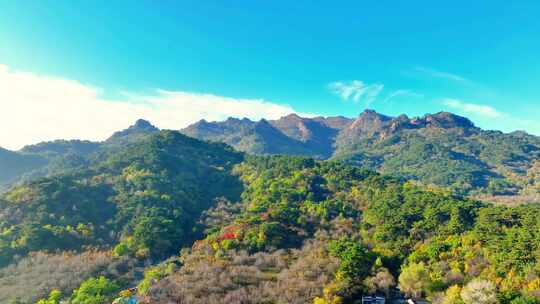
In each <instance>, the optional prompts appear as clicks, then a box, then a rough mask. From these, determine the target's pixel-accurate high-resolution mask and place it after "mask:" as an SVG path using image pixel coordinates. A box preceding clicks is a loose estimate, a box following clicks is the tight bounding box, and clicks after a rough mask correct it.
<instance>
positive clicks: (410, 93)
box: [383, 90, 424, 102]
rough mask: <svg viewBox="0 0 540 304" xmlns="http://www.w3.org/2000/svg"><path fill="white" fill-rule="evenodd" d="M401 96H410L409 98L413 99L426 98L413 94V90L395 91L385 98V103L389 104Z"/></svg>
mask: <svg viewBox="0 0 540 304" xmlns="http://www.w3.org/2000/svg"><path fill="white" fill-rule="evenodd" d="M400 96H408V97H412V98H422V97H424V95H423V94H420V93H416V92H413V91H411V90H396V91H393V92H391V93H390V94H388V95H387V96H386V97H385V98H384V100H383V102H389V101H390V100H392V99H394V98H397V97H400Z"/></svg>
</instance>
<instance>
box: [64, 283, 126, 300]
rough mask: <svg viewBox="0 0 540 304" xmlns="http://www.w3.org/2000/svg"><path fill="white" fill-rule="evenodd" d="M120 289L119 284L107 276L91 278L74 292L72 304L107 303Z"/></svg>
mask: <svg viewBox="0 0 540 304" xmlns="http://www.w3.org/2000/svg"><path fill="white" fill-rule="evenodd" d="M118 291H119V286H118V285H117V284H116V283H114V282H113V281H111V280H109V279H107V278H105V277H103V276H102V277H99V278H90V279H88V280H86V281H84V282H82V283H81V286H80V287H79V288H78V289H76V290H75V291H74V292H73V295H72V297H71V303H72V304H107V303H109V302H110V301H111V300H112V299H113V298H114V296H115V294H116V293H117V292H118Z"/></svg>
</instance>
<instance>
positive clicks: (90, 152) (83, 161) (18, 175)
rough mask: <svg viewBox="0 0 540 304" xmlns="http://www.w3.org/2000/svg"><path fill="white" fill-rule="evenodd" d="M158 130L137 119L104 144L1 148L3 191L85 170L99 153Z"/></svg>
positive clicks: (78, 142)
mask: <svg viewBox="0 0 540 304" xmlns="http://www.w3.org/2000/svg"><path fill="white" fill-rule="evenodd" d="M158 131H159V130H158V129H157V128H156V127H154V126H152V125H151V124H150V123H149V122H148V121H145V120H137V121H136V122H135V124H133V125H132V126H130V127H129V128H127V129H125V130H122V131H118V132H116V133H114V134H113V135H112V136H111V137H110V138H108V139H107V140H106V141H104V142H92V141H87V140H55V141H50V142H41V143H38V144H35V145H28V146H25V147H23V148H22V149H20V150H19V151H9V150H5V149H2V148H0V168H1V169H2V170H0V192H2V191H5V190H6V189H8V188H9V187H10V186H11V185H13V184H17V183H19V182H22V181H28V180H32V179H35V178H37V177H43V176H53V175H56V174H60V173H65V172H69V171H74V170H79V169H84V168H85V167H87V166H88V165H89V163H90V161H91V159H92V158H93V157H94V156H95V155H96V154H98V153H99V152H102V151H104V150H111V149H116V148H118V147H122V146H125V145H128V144H130V143H135V142H137V141H140V140H142V139H144V138H146V137H147V136H150V135H152V134H154V133H156V132H158Z"/></svg>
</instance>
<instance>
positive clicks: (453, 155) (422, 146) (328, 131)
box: [0, 110, 540, 202]
mask: <svg viewBox="0 0 540 304" xmlns="http://www.w3.org/2000/svg"><path fill="white" fill-rule="evenodd" d="M158 131H159V129H158V128H156V127H155V126H153V125H152V124H150V122H148V121H145V120H138V121H136V122H135V124H134V125H132V126H130V127H129V128H127V129H125V130H122V131H118V132H116V133H114V134H113V135H112V136H111V137H110V138H108V139H107V140H105V141H103V142H90V141H80V140H71V141H65V140H59V141H53V142H44V143H40V144H37V145H31V146H26V147H24V148H23V149H21V150H19V151H9V150H5V149H1V150H0V167H2V168H4V169H3V170H2V172H0V185H2V186H3V188H4V189H5V188H7V187H8V185H10V184H12V183H16V182H18V181H22V180H28V179H31V178H33V177H37V176H47V175H51V174H55V173H58V172H63V171H66V170H71V169H74V168H81V167H84V166H85V164H86V163H87V161H88V160H89V159H91V158H95V157H98V155H99V154H102V153H104V151H108V150H111V149H114V148H115V147H118V146H124V145H129V144H131V143H134V142H137V141H140V140H141V139H143V138H146V137H147V136H149V135H151V134H154V133H156V132H158ZM181 132H182V133H183V134H185V135H188V136H190V137H194V138H197V139H200V140H205V141H213V142H223V143H226V144H228V145H230V146H232V147H233V148H235V149H236V150H238V151H242V152H246V153H248V154H254V155H273V154H284V155H295V156H307V157H313V158H315V159H321V160H339V161H344V162H347V163H350V164H353V165H356V166H361V167H364V168H368V169H371V170H375V171H378V172H381V173H384V174H387V175H393V176H398V177H401V178H404V179H407V180H414V181H417V182H419V183H422V184H427V185H434V186H440V187H446V188H450V189H451V190H452V191H454V192H456V193H458V194H462V195H473V196H475V197H477V198H482V199H484V200H493V201H501V202H512V201H516V200H517V201H537V200H539V194H538V193H539V192H540V138H539V137H537V136H533V135H530V134H527V133H525V132H522V131H517V132H513V133H502V132H499V131H489V130H482V129H481V128H478V127H476V126H475V125H474V124H473V123H472V122H471V121H470V120H469V119H467V118H465V117H461V116H458V115H455V114H452V113H448V112H440V113H436V114H427V115H425V116H423V117H413V118H409V117H408V116H406V115H400V116H398V117H390V116H386V115H382V114H380V113H377V112H375V111H373V110H366V111H364V112H362V113H361V114H360V115H359V116H358V117H357V118H355V119H353V118H346V117H343V116H336V117H311V118H305V117H300V116H298V115H296V114H290V115H287V116H284V117H282V118H280V119H277V120H266V119H262V120H260V121H252V120H250V119H247V118H243V119H237V118H229V119H227V120H225V121H220V122H208V121H206V120H201V121H199V122H197V123H194V124H192V125H190V126H188V127H187V128H184V129H183V130H181ZM2 186H0V187H2Z"/></svg>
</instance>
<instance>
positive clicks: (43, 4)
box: [0, 0, 540, 149]
mask: <svg viewBox="0 0 540 304" xmlns="http://www.w3.org/2000/svg"><path fill="white" fill-rule="evenodd" d="M111 2H112V3H111ZM439 2H440V1H97V0H96V1H83V0H80V1H67V0H66V1H61V0H56V1H52V0H51V1H47V0H42V1H29V0H28V1H26V0H25V1H10V0H0V65H1V66H2V68H1V69H0V79H1V81H0V104H1V105H2V108H3V113H7V115H6V117H10V118H11V119H7V120H5V119H4V120H2V121H4V124H5V125H6V126H7V128H10V127H11V128H13V129H21V128H25V126H27V127H28V125H30V126H31V127H32V128H29V129H27V130H24V131H21V132H20V134H18V133H14V134H11V135H9V136H1V137H0V146H3V147H8V148H12V149H15V148H20V147H21V146H22V145H23V144H25V143H33V142H36V141H40V140H50V139H55V138H62V137H63V138H76V137H83V138H88V139H103V138H104V137H105V136H106V134H109V132H111V131H112V130H114V129H117V128H120V127H121V126H125V125H126V124H129V122H128V121H130V120H132V119H133V118H134V117H135V116H143V118H148V119H150V120H152V122H154V123H155V124H156V125H158V126H161V127H166V128H176V129H178V128H181V127H183V126H185V125H186V124H188V123H191V122H193V121H194V120H197V119H200V118H207V119H210V120H212V119H221V118H222V117H226V116H231V115H234V114H236V113H238V114H237V115H234V116H242V115H244V116H248V117H251V118H258V117H270V118H273V117H275V116H280V115H281V114H283V113H285V112H289V111H295V112H298V113H301V114H320V115H345V116H350V117H354V116H356V115H358V113H360V112H361V111H363V110H364V109H365V108H367V107H369V108H373V109H375V110H377V111H380V112H382V113H385V114H389V115H398V114H401V113H406V114H408V115H410V116H417V115H423V114H425V113H429V112H437V111H441V110H447V111H452V112H455V113H458V114H462V115H465V116H467V117H469V118H471V119H472V120H473V121H474V122H475V123H476V124H477V125H479V126H481V127H483V128H488V129H500V130H503V131H513V130H516V129H523V130H527V131H528V132H530V133H534V134H539V135H540V107H539V105H540V86H539V85H538V83H539V79H540V56H539V55H538V54H539V53H540V52H539V50H540V19H539V18H538V16H539V15H540V2H539V1H452V2H449V3H447V4H441V3H439ZM2 83H3V87H2ZM2 92H3V93H2ZM6 92H7V93H6ZM65 92H69V93H68V94H66V93H65ZM93 103H96V104H97V105H96V106H95V107H94V106H93ZM5 109H7V111H6V110H5ZM24 113H26V115H23V114H24ZM70 115H71V116H73V118H71V119H68V117H67V116H70ZM107 115H112V116H107ZM23 116H26V117H25V118H24V117H23ZM79 116H81V117H79ZM82 116H85V117H82ZM86 116H91V117H86ZM0 124H1V122H0ZM8 124H9V125H8ZM38 125H39V126H40V127H39V128H36V126H38ZM14 126H16V127H17V128H15V127H14ZM97 126H99V127H97ZM0 127H1V129H3V130H6V128H5V126H1V125H0ZM6 138H7V139H6Z"/></svg>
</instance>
